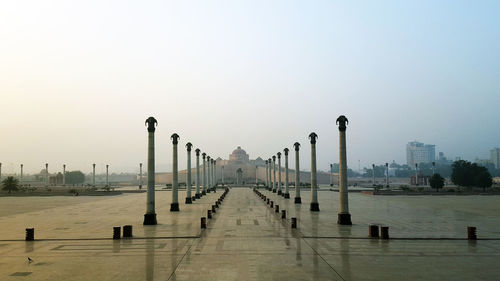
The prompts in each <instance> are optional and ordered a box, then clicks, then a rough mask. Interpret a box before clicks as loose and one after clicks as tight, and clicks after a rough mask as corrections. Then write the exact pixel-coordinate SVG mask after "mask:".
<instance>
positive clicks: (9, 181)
mask: <svg viewBox="0 0 500 281" xmlns="http://www.w3.org/2000/svg"><path fill="white" fill-rule="evenodd" d="M2 183H3V188H2V190H8V191H9V193H10V192H11V191H16V190H18V189H19V188H18V187H19V181H18V180H17V179H16V178H14V177H7V178H6V179H4V180H3V182H2Z"/></svg>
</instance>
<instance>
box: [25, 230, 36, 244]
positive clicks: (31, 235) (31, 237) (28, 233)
mask: <svg viewBox="0 0 500 281" xmlns="http://www.w3.org/2000/svg"><path fill="white" fill-rule="evenodd" d="M34 240H35V229H34V228H26V241H34Z"/></svg>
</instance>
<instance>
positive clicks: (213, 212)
mask: <svg viewBox="0 0 500 281" xmlns="http://www.w3.org/2000/svg"><path fill="white" fill-rule="evenodd" d="M215 213H217V211H215V205H212V214H215Z"/></svg>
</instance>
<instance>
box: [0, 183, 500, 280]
mask: <svg viewBox="0 0 500 281" xmlns="http://www.w3.org/2000/svg"><path fill="white" fill-rule="evenodd" d="M260 191H261V192H262V193H264V194H265V195H266V196H268V197H269V198H271V200H273V201H274V204H278V205H279V206H280V209H281V210H286V212H287V218H286V219H282V218H281V213H276V212H275V209H274V208H273V209H271V208H270V207H269V205H267V204H266V203H264V201H263V200H262V199H260V198H259V197H258V196H257V195H256V194H255V193H254V192H253V191H252V189H250V188H232V189H231V190H230V192H229V193H228V195H227V196H226V197H225V199H224V201H223V203H222V205H221V206H220V208H218V209H217V212H216V214H215V215H214V217H213V219H209V220H208V225H207V229H206V230H202V229H201V228H200V218H201V217H204V216H206V212H207V210H208V209H211V206H212V205H213V204H215V201H216V200H217V199H218V198H219V197H220V195H221V194H222V191H221V190H218V191H217V193H209V194H207V196H204V197H203V198H201V199H198V200H196V201H195V202H194V203H193V204H191V205H185V204H180V212H170V211H169V208H170V200H171V192H170V191H164V190H159V189H158V190H157V192H156V213H157V216H158V225H156V226H143V225H142V222H143V215H144V213H145V208H146V193H130V194H122V195H117V196H78V197H69V196H66V197H1V198H0V225H1V226H2V227H1V228H0V240H1V241H0V254H1V259H0V280H499V279H500V267H499V266H498V262H499V261H500V224H499V223H498V222H499V221H500V204H498V203H499V200H498V196H369V195H362V194H359V193H349V207H350V213H351V215H352V221H353V225H352V226H339V225H337V223H336V222H337V213H338V197H339V194H338V193H337V192H332V191H327V190H326V188H324V189H323V190H321V191H319V192H318V198H319V204H320V210H321V211H320V212H311V211H309V202H310V196H311V195H310V193H309V192H308V191H302V199H303V200H302V202H303V204H302V205H297V204H294V203H293V195H294V193H293V192H294V191H293V190H292V191H291V195H292V196H291V197H292V199H284V198H283V197H281V196H278V195H276V194H273V193H271V192H269V191H265V190H263V189H261V190H260ZM184 197H185V193H184V192H183V191H180V192H179V198H180V199H181V201H183V199H184ZM291 217H296V218H297V219H298V228H297V229H292V228H291V227H290V218H291ZM370 224H379V225H385V226H389V229H390V237H391V239H390V240H381V239H369V238H368V225H370ZM123 225H132V226H133V235H134V238H132V239H120V240H112V239H111V238H112V234H113V231H112V228H113V227H114V226H123ZM467 226H476V227H477V229H478V238H479V240H477V241H469V240H467V239H466V238H467V231H466V228H467ZM27 227H34V228H35V240H36V241H34V242H26V241H24V235H25V229H26V228H27ZM28 257H30V258H31V259H32V260H33V261H32V262H28Z"/></svg>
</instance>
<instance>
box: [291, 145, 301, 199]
mask: <svg viewBox="0 0 500 281" xmlns="http://www.w3.org/2000/svg"><path fill="white" fill-rule="evenodd" d="M293 146H294V147H295V204H301V203H302V199H301V198H300V167H299V148H300V143H298V142H296V143H294V144H293Z"/></svg>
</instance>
